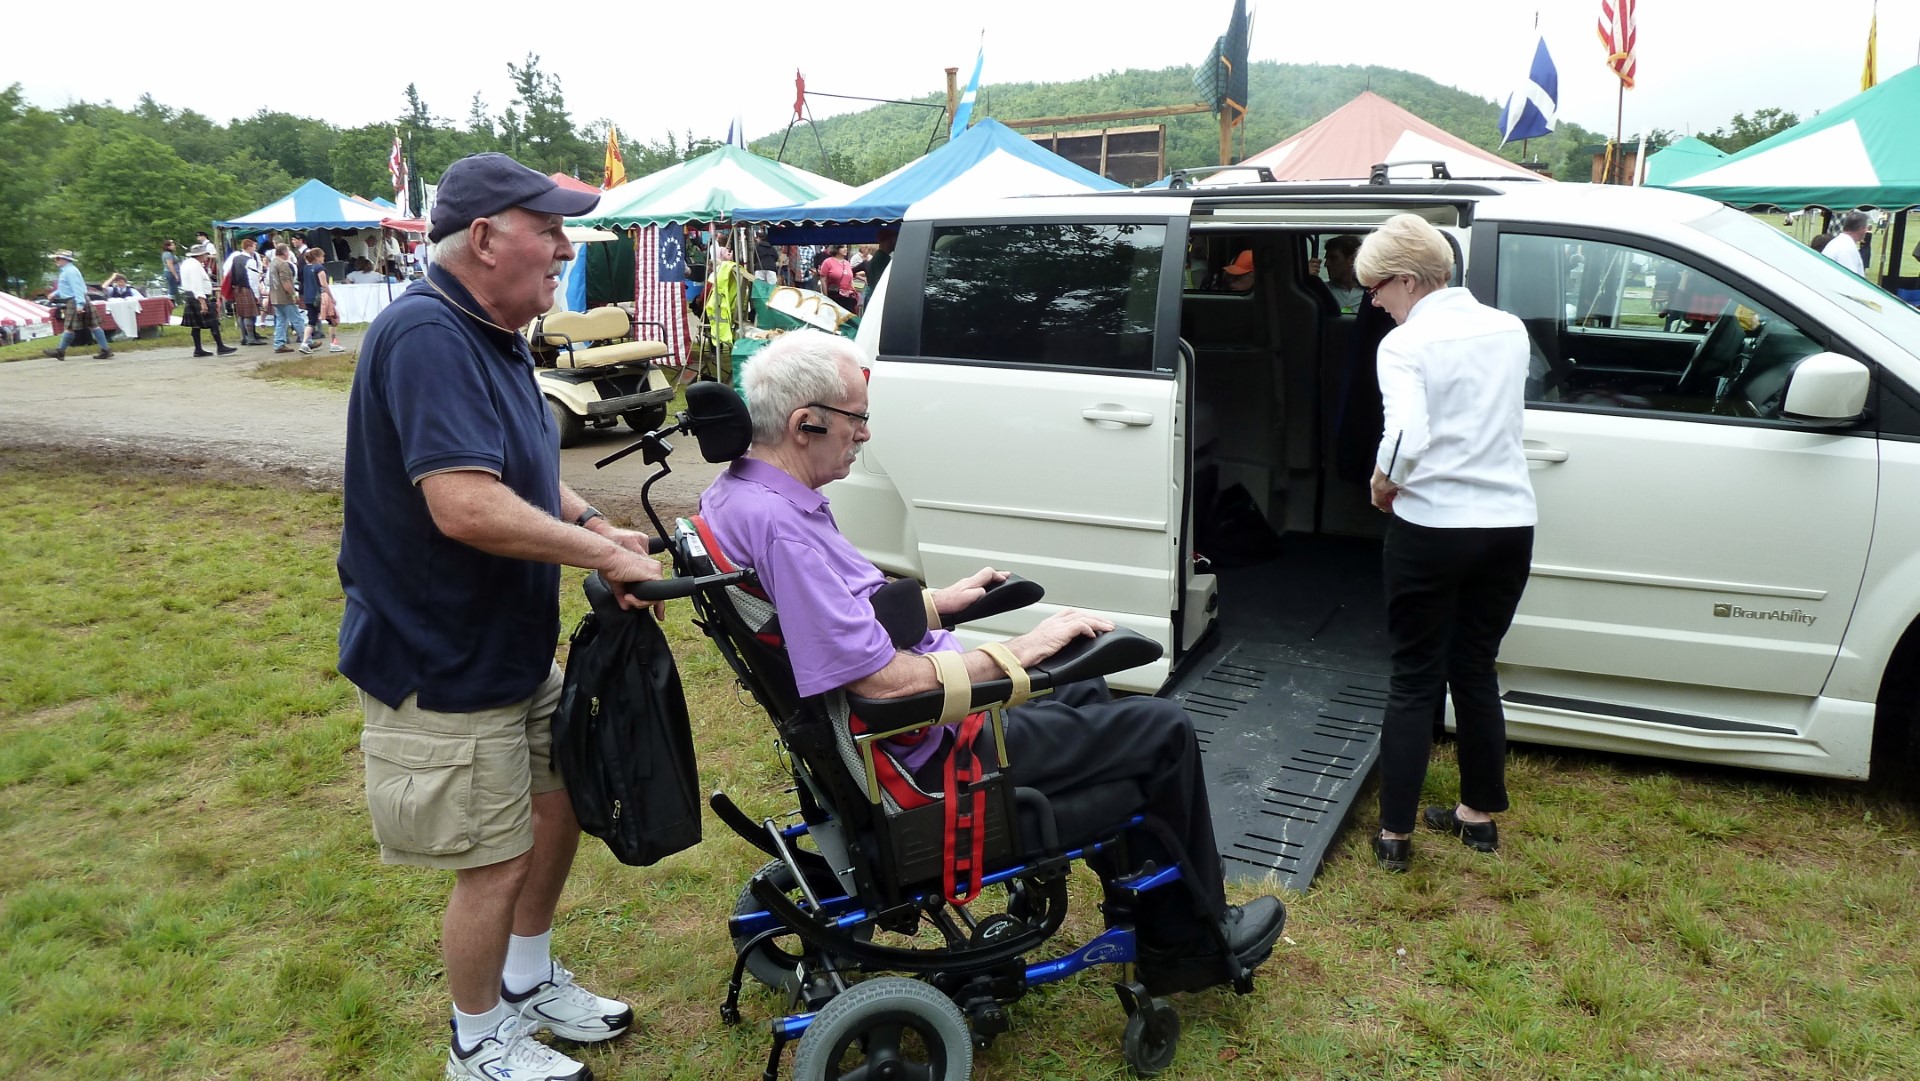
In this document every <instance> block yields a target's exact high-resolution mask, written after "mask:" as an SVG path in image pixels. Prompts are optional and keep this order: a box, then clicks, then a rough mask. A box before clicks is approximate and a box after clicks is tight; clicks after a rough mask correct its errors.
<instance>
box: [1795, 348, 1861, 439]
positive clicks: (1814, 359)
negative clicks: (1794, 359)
mask: <svg viewBox="0 0 1920 1081" xmlns="http://www.w3.org/2000/svg"><path fill="white" fill-rule="evenodd" d="M1871 382H1872V379H1871V377H1870V376H1869V375H1868V373H1867V366H1866V365H1864V364H1862V363H1860V362H1859V361H1857V360H1855V359H1853V358H1852V357H1843V356H1841V355H1840V354H1838V353H1815V354H1814V355H1812V356H1810V357H1807V358H1806V359H1805V360H1802V361H1801V362H1800V363H1798V364H1795V365H1794V366H1793V374H1792V375H1791V376H1789V377H1788V378H1787V401H1786V405H1785V406H1784V407H1783V408H1782V409H1781V412H1782V414H1784V415H1785V416H1786V417H1787V419H1789V420H1798V421H1803V422H1807V423H1808V426H1809V427H1829V426H1832V427H1839V426H1841V425H1845V424H1850V423H1852V422H1853V421H1856V420H1859V419H1860V417H1861V415H1862V414H1864V413H1865V412H1866V410H1867V387H1868V384H1869V383H1871Z"/></svg>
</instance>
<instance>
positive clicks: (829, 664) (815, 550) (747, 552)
mask: <svg viewBox="0 0 1920 1081" xmlns="http://www.w3.org/2000/svg"><path fill="white" fill-rule="evenodd" d="M700 513H701V515H702V516H703V517H705V518H706V520H707V528H708V529H710V530H712V532H713V538H714V540H716V541H718V542H719V544H720V550H721V552H722V553H723V554H725V555H726V557H727V558H728V559H729V560H731V561H732V562H733V563H734V564H735V565H737V566H741V567H752V568H753V569H754V570H755V571H756V572H758V573H759V576H760V587H761V588H762V589H764V590H766V592H767V596H768V597H770V598H772V600H773V605H774V607H775V608H777V609H779V610H780V634H781V637H782V638H784V639H786V643H787V658H788V660H789V661H790V662H791V663H792V664H793V679H794V683H795V684H797V685H798V689H799V691H800V694H801V696H802V697H811V696H813V695H816V694H825V693H826V692H828V691H831V690H834V689H835V688H838V687H844V686H846V685H847V684H849V683H852V682H853V681H854V680H857V679H862V678H865V677H867V676H870V675H872V674H874V673H875V672H878V671H879V670H880V669H882V668H885V667H886V666H887V662H888V661H891V660H892V659H893V654H894V648H893V643H892V642H891V641H889V640H888V638H887V632H886V631H885V630H884V629H883V628H882V627H881V626H880V621H879V620H878V619H877V618H875V616H874V614H873V604H872V602H871V601H870V599H869V598H871V597H872V596H873V594H874V592H875V591H876V590H878V589H879V588H880V587H881V586H884V585H886V584H887V579H886V576H885V575H883V574H881V573H880V568H878V567H875V566H874V565H873V564H872V563H870V562H868V561H867V559H866V558H865V557H864V556H862V555H861V554H860V553H859V551H858V550H857V549H855V548H854V546H853V545H852V544H851V543H849V542H848V541H847V538H845V537H843V536H841V535H840V527H839V525H837V524H836V523H835V522H834V520H833V511H831V510H829V509H828V507H827V497H826V496H823V495H821V494H820V493H819V492H818V491H815V490H814V489H812V488H809V487H807V486H806V485H804V484H802V483H800V482H799V481H798V480H795V479H794V478H793V476H792V475H790V474H788V473H787V472H786V471H785V470H782V469H780V468H779V467H777V466H773V465H769V464H767V463H766V462H763V461H760V460H758V459H756V458H738V459H735V460H734V462H733V463H732V464H731V465H729V466H728V467H727V471H726V472H725V473H722V474H720V475H719V476H717V477H715V478H714V479H713V483H712V484H710V485H708V486H707V490H706V491H705V492H704V493H702V494H701V496H700ZM959 649H960V643H959V641H958V640H957V639H955V638H954V636H953V635H952V634H951V633H949V632H947V631H944V630H938V629H936V630H932V631H928V632H927V636H926V637H925V638H922V639H921V640H920V643H919V644H918V645H916V646H914V647H913V652H915V653H937V652H939V651H941V650H954V651H956V652H957V651H958V650H959ZM938 742H939V741H937V740H924V741H922V742H921V743H919V744H918V745H915V746H913V747H911V748H908V747H901V748H899V749H898V750H897V751H896V753H897V754H899V755H900V757H901V758H902V759H903V760H904V761H905V762H906V764H907V765H908V767H909V768H914V769H917V768H919V766H920V765H921V762H919V761H915V760H914V759H916V758H919V759H925V758H928V757H931V756H932V754H933V753H934V751H935V749H936V747H937V745H938Z"/></svg>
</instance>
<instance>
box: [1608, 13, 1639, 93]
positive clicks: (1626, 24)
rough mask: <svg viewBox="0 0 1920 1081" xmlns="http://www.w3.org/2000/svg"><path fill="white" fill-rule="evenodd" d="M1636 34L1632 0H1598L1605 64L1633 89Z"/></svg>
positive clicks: (1636, 65) (1622, 83)
mask: <svg viewBox="0 0 1920 1081" xmlns="http://www.w3.org/2000/svg"><path fill="white" fill-rule="evenodd" d="M1637 36H1638V35H1637V32H1636V29H1635V27H1634V18H1633V0H1600V44H1602V45H1605V46H1606V47H1607V66H1608V67H1610V68H1612V69H1613V73H1614V74H1615V75H1618V76H1620V84H1621V85H1622V86H1624V87H1626V88H1627V89H1629V90H1631V89H1633V74H1634V71H1635V69H1636V68H1637V67H1638V61H1636V60H1635V59H1634V55H1633V46H1634V42H1635V39H1636V38H1637Z"/></svg>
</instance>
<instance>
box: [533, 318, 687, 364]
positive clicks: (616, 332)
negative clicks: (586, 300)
mask: <svg viewBox="0 0 1920 1081" xmlns="http://www.w3.org/2000/svg"><path fill="white" fill-rule="evenodd" d="M527 341H528V342H529V344H531V345H532V347H533V351H534V356H535V359H537V360H540V361H541V362H542V363H545V364H547V365H548V366H551V367H555V368H601V367H605V366H607V365H609V364H627V363H631V362H634V361H641V360H657V359H659V358H661V357H664V356H666V355H667V345H666V343H665V342H652V341H636V340H634V323H633V318H632V316H631V315H629V314H628V313H627V312H626V311H624V310H622V309H621V308H619V307H614V306H608V307H604V308H595V309H593V310H592V311H586V312H555V313H553V314H551V315H543V316H541V317H540V318H538V319H536V320H534V322H533V325H532V326H531V327H529V328H528V330H527ZM588 342H601V343H604V344H600V345H592V346H589V345H587V344H586V343H588Z"/></svg>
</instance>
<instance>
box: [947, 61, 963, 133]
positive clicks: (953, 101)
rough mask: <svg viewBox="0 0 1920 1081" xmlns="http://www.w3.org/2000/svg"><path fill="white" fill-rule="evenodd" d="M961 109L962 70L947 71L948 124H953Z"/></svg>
mask: <svg viewBox="0 0 1920 1081" xmlns="http://www.w3.org/2000/svg"><path fill="white" fill-rule="evenodd" d="M959 108H960V69H959V68H948V69H947V123H948V124H952V123H953V114H954V112H955V111H956V110H958V109H959Z"/></svg>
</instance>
